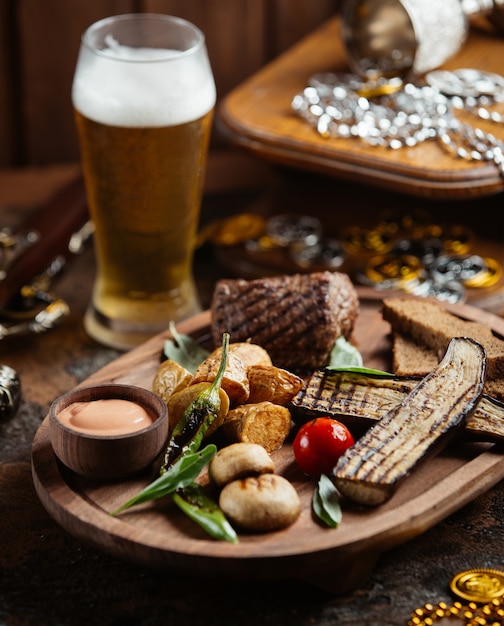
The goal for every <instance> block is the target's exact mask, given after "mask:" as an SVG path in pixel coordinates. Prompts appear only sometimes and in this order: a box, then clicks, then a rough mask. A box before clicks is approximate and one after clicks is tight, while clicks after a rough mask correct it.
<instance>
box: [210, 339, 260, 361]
mask: <svg viewBox="0 0 504 626" xmlns="http://www.w3.org/2000/svg"><path fill="white" fill-rule="evenodd" d="M229 352H232V353H233V354H235V355H236V356H237V357H239V358H240V359H241V360H242V361H243V364H244V365H245V367H251V366H252V365H271V364H272V362H271V358H270V355H269V354H268V353H267V352H266V350H265V349H264V348H263V347H262V346H258V345H257V344H256V343H251V342H250V341H238V342H236V343H230V344H229ZM221 354H222V346H220V347H218V348H216V349H215V350H214V351H213V352H212V353H211V355H210V356H212V357H215V358H217V359H220V357H221Z"/></svg>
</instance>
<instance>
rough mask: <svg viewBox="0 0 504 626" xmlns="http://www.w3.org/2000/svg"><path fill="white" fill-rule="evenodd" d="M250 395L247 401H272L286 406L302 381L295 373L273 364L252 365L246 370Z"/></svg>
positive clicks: (254, 402)
mask: <svg viewBox="0 0 504 626" xmlns="http://www.w3.org/2000/svg"><path fill="white" fill-rule="evenodd" d="M247 376H248V379H249V386H250V395H249V398H248V400H247V403H250V404H256V403H257V402H273V404H281V405H282V406H286V405H287V404H289V402H290V401H291V400H292V398H293V397H294V396H295V395H296V394H297V392H298V391H299V390H300V389H301V388H302V386H303V384H304V381H303V379H302V378H300V377H299V376H296V374H292V373H291V372H288V371H287V370H284V369H281V368H279V367H275V366H274V365H254V366H252V367H249V368H248V370H247Z"/></svg>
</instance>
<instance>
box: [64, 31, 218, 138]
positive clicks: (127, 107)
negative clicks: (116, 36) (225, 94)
mask: <svg viewBox="0 0 504 626" xmlns="http://www.w3.org/2000/svg"><path fill="white" fill-rule="evenodd" d="M108 43H109V48H106V49H105V50H101V51H100V52H99V53H98V54H96V53H92V52H90V51H89V50H86V49H83V50H81V53H80V55H79V60H78V62H77V69H76V72H75V77H74V82H73V86H72V101H73V105H74V107H75V108H76V109H77V110H78V111H79V112H80V113H82V115H84V116H85V117H87V118H89V119H92V120H94V121H96V122H100V123H102V124H109V125H111V126H125V127H130V128H131V127H144V128H145V127H154V126H174V125H178V124H185V123H187V122H191V121H194V120H196V119H199V118H201V117H203V116H204V115H205V114H206V113H208V112H209V111H210V110H211V109H212V108H213V106H214V105H215V99H216V91H215V83H214V79H213V75H212V71H211V69H210V64H209V62H208V58H207V55H206V51H205V49H204V48H202V49H201V50H200V51H198V52H196V53H194V54H188V53H179V52H177V51H175V50H158V49H154V48H130V47H128V46H122V45H120V44H118V43H117V42H116V41H115V40H114V41H112V42H110V41H109V42H108Z"/></svg>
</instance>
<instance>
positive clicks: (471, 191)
mask: <svg viewBox="0 0 504 626" xmlns="http://www.w3.org/2000/svg"><path fill="white" fill-rule="evenodd" d="M486 26H487V25H480V24H476V23H475V24H474V25H473V26H472V27H471V29H470V33H469V36H468V39H467V41H466V43H465V45H464V46H463V48H462V49H461V50H460V51H459V52H458V53H457V54H456V55H455V56H453V57H452V58H451V59H449V61H447V62H446V63H445V65H443V66H442V68H440V69H447V70H454V69H460V68H472V69H479V70H482V71H486V72H493V73H497V74H502V73H503V72H504V64H503V59H504V39H503V38H502V36H499V35H498V34H497V33H495V32H493V31H492V30H491V29H490V28H488V27H486ZM349 71H350V69H349V65H348V61H347V56H346V51H345V48H344V44H343V40H342V37H341V24H340V19H339V17H335V18H333V19H331V20H329V21H328V22H326V23H325V24H323V25H322V27H320V28H319V29H317V30H316V31H315V32H314V33H312V34H311V35H309V36H308V37H306V38H304V39H303V40H301V41H300V42H299V43H298V44H296V45H295V46H293V47H292V48H291V49H290V50H288V51H287V52H285V53H284V54H282V55H280V56H279V57H278V58H276V59H274V60H273V61H272V62H271V63H270V64H268V65H267V66H265V67H264V68H262V69H261V70H259V72H257V73H256V74H254V75H253V76H251V77H250V78H249V79H247V80H246V81H244V82H243V83H242V84H241V85H239V86H238V87H236V88H235V89H234V90H233V91H231V92H230V93H229V94H228V95H226V96H225V97H224V98H223V99H222V101H221V102H220V105H219V108H218V115H217V121H218V122H219V123H220V130H221V132H222V133H223V134H224V135H225V136H227V138H228V139H229V141H230V142H232V143H234V144H236V145H239V146H241V147H243V148H245V149H246V150H248V151H250V152H252V153H254V154H257V155H259V156H260V157H263V158H265V159H267V160H270V161H273V162H277V163H282V164H286V165H289V166H295V167H298V168H301V169H306V170H308V171H315V172H320V173H323V174H329V175H332V176H335V177H337V178H344V179H346V180H349V181H353V182H357V183H359V184H363V183H364V184H369V185H373V186H376V187H380V188H384V189H389V190H392V191H395V192H398V191H400V192H402V193H407V194H411V195H414V196H420V197H427V198H440V199H455V198H465V199H467V198H469V197H472V198H476V197H480V196H486V195H490V194H494V193H498V192H500V191H502V190H503V189H504V178H503V177H502V176H501V175H500V174H499V171H498V168H497V167H496V166H495V165H494V164H493V163H491V162H479V161H466V160H464V159H461V158H455V157H453V156H452V155H451V154H450V153H449V152H448V151H447V150H446V149H444V148H443V147H442V146H441V145H440V143H439V142H436V141H426V142H423V143H421V144H419V145H418V146H415V147H412V148H404V149H399V150H392V149H389V148H386V147H382V146H370V145H369V144H367V143H366V142H364V141H358V140H356V139H353V138H351V139H344V138H337V139H336V138H325V137H322V136H320V135H319V134H318V133H317V132H316V130H315V129H314V128H312V127H311V126H310V125H309V124H308V123H307V122H306V121H304V120H303V119H301V118H300V117H299V116H298V115H297V114H295V113H294V112H293V110H292V108H291V102H292V99H293V98H294V96H295V95H296V94H298V93H300V92H301V91H302V90H303V89H304V88H305V87H306V86H307V84H308V79H309V78H310V77H311V76H312V75H313V74H316V73H319V72H320V73H324V72H341V73H345V72H349ZM463 121H465V122H468V123H470V124H472V125H473V126H478V127H480V128H482V129H483V130H485V131H487V132H489V133H492V134H494V135H495V136H496V137H498V138H499V139H501V140H502V139H503V137H504V134H503V130H502V124H492V123H489V122H483V121H482V120H480V119H479V118H477V117H476V116H474V115H472V114H466V115H463Z"/></svg>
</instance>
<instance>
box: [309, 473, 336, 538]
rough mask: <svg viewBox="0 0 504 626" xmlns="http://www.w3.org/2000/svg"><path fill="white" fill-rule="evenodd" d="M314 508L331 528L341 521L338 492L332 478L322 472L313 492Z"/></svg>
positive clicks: (321, 519)
mask: <svg viewBox="0 0 504 626" xmlns="http://www.w3.org/2000/svg"><path fill="white" fill-rule="evenodd" d="M312 509H313V512H314V513H315V515H316V516H317V517H318V518H319V520H320V521H322V522H324V524H326V526H329V527H330V528H336V527H337V526H339V524H340V523H341V519H342V512H341V506H340V502H339V496H338V492H337V490H336V487H335V486H334V484H333V482H332V480H331V479H330V478H329V477H328V476H326V475H325V474H322V475H321V477H320V478H319V481H318V483H317V487H316V488H315V491H314V492H313V498H312Z"/></svg>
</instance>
